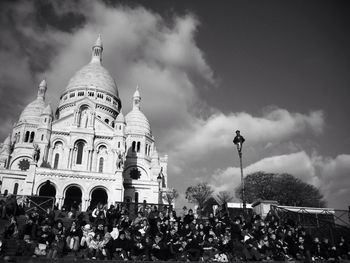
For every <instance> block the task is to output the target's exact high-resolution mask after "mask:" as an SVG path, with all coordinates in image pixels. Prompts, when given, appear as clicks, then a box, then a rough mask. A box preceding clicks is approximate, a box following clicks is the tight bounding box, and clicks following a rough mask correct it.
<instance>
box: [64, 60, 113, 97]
mask: <svg viewBox="0 0 350 263" xmlns="http://www.w3.org/2000/svg"><path fill="white" fill-rule="evenodd" d="M80 88H96V89H98V90H101V91H105V92H108V93H110V94H112V95H115V96H116V97H119V96H118V88H117V84H116V83H115V81H114V79H113V78H112V76H111V75H110V74H109V72H108V71H107V70H106V69H105V68H104V67H103V66H102V65H101V64H100V63H98V62H94V61H91V62H90V63H89V64H87V65H86V66H84V67H83V68H82V69H80V70H79V71H78V72H77V73H75V75H74V76H73V77H72V78H71V79H70V81H69V83H68V86H67V88H66V91H70V90H75V89H80Z"/></svg>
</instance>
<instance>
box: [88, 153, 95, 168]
mask: <svg viewBox="0 0 350 263" xmlns="http://www.w3.org/2000/svg"><path fill="white" fill-rule="evenodd" d="M94 152H95V151H94V150H93V149H92V150H91V154H90V166H89V171H90V172H91V171H92V162H93V156H94Z"/></svg>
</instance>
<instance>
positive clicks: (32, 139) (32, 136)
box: [29, 132, 35, 142]
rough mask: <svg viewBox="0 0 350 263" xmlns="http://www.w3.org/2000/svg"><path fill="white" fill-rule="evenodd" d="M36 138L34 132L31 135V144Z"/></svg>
mask: <svg viewBox="0 0 350 263" xmlns="http://www.w3.org/2000/svg"><path fill="white" fill-rule="evenodd" d="M34 136H35V133H34V132H32V133H31V134H30V141H29V142H33V141H34Z"/></svg>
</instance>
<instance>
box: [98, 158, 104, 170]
mask: <svg viewBox="0 0 350 263" xmlns="http://www.w3.org/2000/svg"><path fill="white" fill-rule="evenodd" d="M103 161H104V160H103V157H101V158H100V160H99V162H98V172H99V173H103Z"/></svg>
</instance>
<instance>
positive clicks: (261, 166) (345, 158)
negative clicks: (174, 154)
mask: <svg viewBox="0 0 350 263" xmlns="http://www.w3.org/2000/svg"><path fill="white" fill-rule="evenodd" d="M257 171H264V172H271V173H289V174H292V175H294V176H296V177H298V178H300V179H301V180H303V181H305V182H307V183H310V184H313V185H315V186H316V187H318V188H319V189H320V191H321V193H322V194H323V195H324V197H325V199H326V200H327V202H328V206H329V207H334V208H341V209H347V207H348V205H349V200H350V191H348V190H349V189H350V181H349V179H348V176H349V174H350V155H345V154H344V155H338V156H337V157H335V158H334V159H333V158H329V157H328V158H325V157H322V156H318V155H316V154H313V155H311V156H310V155H308V154H306V153H305V152H303V151H301V152H297V153H293V154H286V155H279V156H273V157H269V158H263V159H261V160H260V161H258V162H256V163H253V164H251V165H249V166H247V167H245V168H244V174H245V175H247V174H251V173H253V172H257ZM240 182H241V181H240V169H239V168H238V167H228V168H226V169H219V170H217V171H216V172H215V173H214V174H213V175H212V177H211V185H213V187H214V188H215V190H216V191H223V190H227V191H233V189H235V188H236V187H237V186H238V185H239V184H240Z"/></svg>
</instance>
